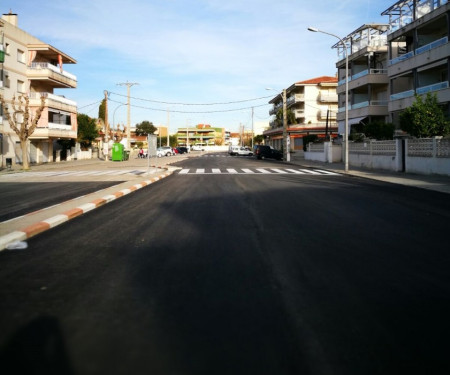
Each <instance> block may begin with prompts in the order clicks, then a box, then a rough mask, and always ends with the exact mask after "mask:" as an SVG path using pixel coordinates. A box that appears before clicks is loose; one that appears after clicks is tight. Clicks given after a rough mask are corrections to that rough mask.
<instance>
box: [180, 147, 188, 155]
mask: <svg viewBox="0 0 450 375" xmlns="http://www.w3.org/2000/svg"><path fill="white" fill-rule="evenodd" d="M177 150H178V153H179V154H187V153H188V152H189V149H188V148H187V147H177Z"/></svg>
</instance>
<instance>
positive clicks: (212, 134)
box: [177, 124, 226, 146]
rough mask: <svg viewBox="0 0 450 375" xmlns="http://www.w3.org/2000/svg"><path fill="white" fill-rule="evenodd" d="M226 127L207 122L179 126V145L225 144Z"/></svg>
mask: <svg viewBox="0 0 450 375" xmlns="http://www.w3.org/2000/svg"><path fill="white" fill-rule="evenodd" d="M225 134H226V132H225V129H224V128H214V127H212V126H211V125H207V124H198V125H197V126H195V127H185V128H178V132H177V143H178V145H179V146H193V145H200V146H214V145H224V144H225Z"/></svg>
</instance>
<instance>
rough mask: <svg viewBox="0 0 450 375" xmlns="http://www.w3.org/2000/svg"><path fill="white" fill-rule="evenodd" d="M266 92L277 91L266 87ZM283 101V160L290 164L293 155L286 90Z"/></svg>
mask: <svg viewBox="0 0 450 375" xmlns="http://www.w3.org/2000/svg"><path fill="white" fill-rule="evenodd" d="M266 90H272V91H276V92H278V91H277V90H275V89H273V88H271V87H266ZM281 99H282V101H283V160H284V161H287V162H290V161H291V153H290V139H289V134H288V128H287V110H286V89H283V91H282V92H281Z"/></svg>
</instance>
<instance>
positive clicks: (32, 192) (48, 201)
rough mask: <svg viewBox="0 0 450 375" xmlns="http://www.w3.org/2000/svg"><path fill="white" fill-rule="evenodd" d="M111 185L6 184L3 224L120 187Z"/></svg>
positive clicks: (2, 187)
mask: <svg viewBox="0 0 450 375" xmlns="http://www.w3.org/2000/svg"><path fill="white" fill-rule="evenodd" d="M119 183H120V181H107V182H101V181H96V182H25V183H24V182H2V183H0V196H1V197H2V201H1V204H0V222H2V221H6V220H9V219H12V218H16V217H18V216H21V215H25V214H27V213H30V212H33V211H37V210H40V209H43V208H46V207H50V206H52V205H55V204H58V203H61V202H64V201H67V200H69V199H74V198H78V197H81V196H83V195H86V194H89V193H92V192H94V191H98V190H102V189H105V188H107V187H109V186H113V185H117V184H119Z"/></svg>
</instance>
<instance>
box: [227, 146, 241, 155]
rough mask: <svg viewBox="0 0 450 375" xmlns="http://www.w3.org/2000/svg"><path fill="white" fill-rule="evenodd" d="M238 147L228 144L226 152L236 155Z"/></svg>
mask: <svg viewBox="0 0 450 375" xmlns="http://www.w3.org/2000/svg"><path fill="white" fill-rule="evenodd" d="M239 149H240V147H239V146H230V147H228V153H229V154H230V155H237V154H238V153H239Z"/></svg>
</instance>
